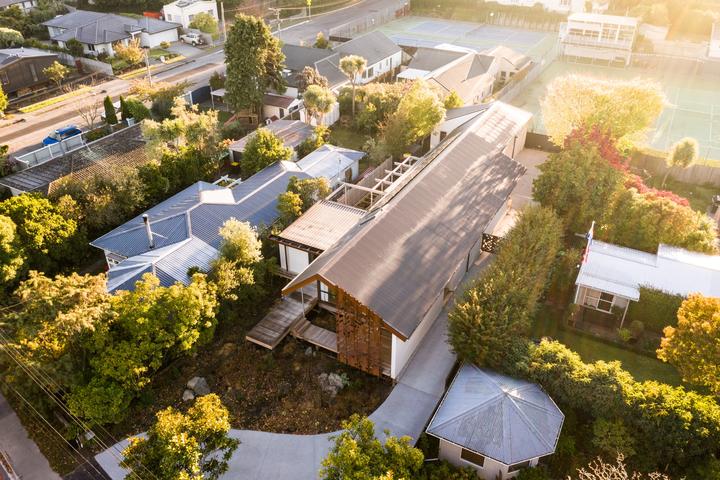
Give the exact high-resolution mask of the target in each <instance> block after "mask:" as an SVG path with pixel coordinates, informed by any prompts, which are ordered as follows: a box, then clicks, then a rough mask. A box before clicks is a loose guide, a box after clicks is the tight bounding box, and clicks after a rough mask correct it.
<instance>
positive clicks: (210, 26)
mask: <svg viewBox="0 0 720 480" xmlns="http://www.w3.org/2000/svg"><path fill="white" fill-rule="evenodd" d="M189 27H190V28H196V29H198V30H200V31H201V32H203V33H207V34H208V35H210V36H211V37H212V39H213V40H217V39H218V37H219V36H220V29H219V28H218V21H217V19H216V18H215V17H213V16H212V15H210V14H209V13H205V12H200V13H198V14H197V15H195V16H194V17H193V19H192V22H190V25H189Z"/></svg>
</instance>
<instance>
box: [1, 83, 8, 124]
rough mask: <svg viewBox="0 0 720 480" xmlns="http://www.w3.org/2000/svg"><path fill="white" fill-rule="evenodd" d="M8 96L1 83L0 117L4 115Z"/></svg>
mask: <svg viewBox="0 0 720 480" xmlns="http://www.w3.org/2000/svg"><path fill="white" fill-rule="evenodd" d="M8 103H9V101H8V97H7V94H6V93H5V91H4V90H3V88H2V85H0V118H2V117H4V116H5V110H6V109H7V107H8Z"/></svg>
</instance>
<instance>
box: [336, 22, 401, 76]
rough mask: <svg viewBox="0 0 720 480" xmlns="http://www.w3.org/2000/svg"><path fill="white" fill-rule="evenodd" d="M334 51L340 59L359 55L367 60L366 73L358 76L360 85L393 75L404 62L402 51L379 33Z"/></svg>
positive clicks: (357, 39) (347, 43) (375, 32)
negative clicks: (383, 76)
mask: <svg viewBox="0 0 720 480" xmlns="http://www.w3.org/2000/svg"><path fill="white" fill-rule="evenodd" d="M333 51H334V52H335V53H337V54H338V55H339V59H342V58H343V57H346V56H348V55H359V56H361V57H363V58H364V59H365V60H367V67H366V68H365V71H364V72H363V74H362V75H358V78H357V82H358V83H359V84H366V83H370V82H372V81H373V80H375V79H376V78H378V77H380V76H382V75H386V74H389V73H392V72H393V71H395V69H397V68H399V67H400V63H401V62H402V49H401V48H400V47H399V46H397V45H396V44H395V42H393V41H392V40H390V38H389V37H388V36H387V35H385V34H384V33H382V32H379V31H373V32H369V33H366V34H364V35H360V36H359V37H355V38H353V39H352V40H350V41H348V42H345V43H343V44H340V45H338V46H337V47H335V48H333ZM338 65H339V63H338Z"/></svg>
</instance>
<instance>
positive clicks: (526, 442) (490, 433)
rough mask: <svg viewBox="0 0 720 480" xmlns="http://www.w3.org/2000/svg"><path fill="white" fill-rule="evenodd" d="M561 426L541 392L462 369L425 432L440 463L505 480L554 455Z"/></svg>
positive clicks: (555, 409)
mask: <svg viewBox="0 0 720 480" xmlns="http://www.w3.org/2000/svg"><path fill="white" fill-rule="evenodd" d="M564 420H565V416H564V415H563V413H562V412H561V411H560V409H559V408H558V407H557V405H555V402H553V400H552V398H550V396H548V394H547V393H545V392H544V391H543V390H542V388H540V386H538V385H536V384H534V383H531V382H528V381H526V380H519V379H515V378H512V377H508V376H506V375H502V374H500V373H497V372H493V371H490V370H484V369H480V368H478V367H476V366H474V365H467V364H466V365H463V366H462V367H460V370H459V371H458V373H457V375H455V378H454V379H453V381H452V384H450V388H448V391H447V392H446V393H445V396H444V397H443V399H442V402H441V403H440V406H439V407H438V409H437V411H436V412H435V415H434V416H433V418H432V420H430V424H429V425H428V427H427V429H426V430H425V431H426V432H427V433H428V434H429V435H432V436H433V437H436V438H438V439H439V440H440V458H441V459H442V460H447V461H448V462H450V463H452V464H454V465H457V466H460V467H466V466H469V467H472V468H474V469H475V470H476V471H477V472H478V475H479V476H480V477H481V478H483V479H485V480H496V479H501V480H504V479H507V478H513V477H515V476H517V475H519V473H520V470H522V469H523V468H530V467H535V466H536V465H537V464H538V461H539V460H540V457H544V456H546V455H551V454H552V453H554V452H555V447H556V445H557V441H558V438H559V436H560V431H561V430H562V425H563V421H564Z"/></svg>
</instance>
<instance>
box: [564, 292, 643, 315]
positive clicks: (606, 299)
mask: <svg viewBox="0 0 720 480" xmlns="http://www.w3.org/2000/svg"><path fill="white" fill-rule="evenodd" d="M575 303H577V304H578V305H582V306H584V307H590V308H593V309H595V310H600V311H602V312H607V313H611V312H612V311H613V310H616V311H617V310H621V311H625V308H626V307H627V306H628V304H629V303H630V299H628V298H625V297H621V296H619V295H613V294H611V293H606V292H603V291H601V290H595V289H593V288H589V287H584V286H582V285H578V287H577V290H576V291H575Z"/></svg>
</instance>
